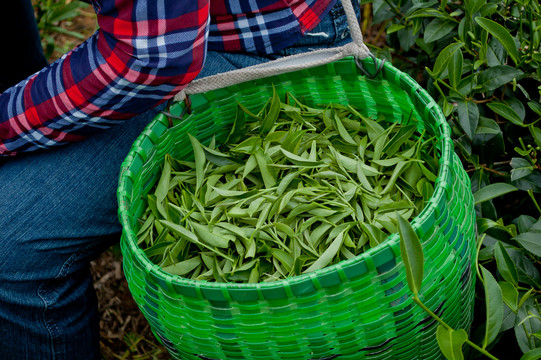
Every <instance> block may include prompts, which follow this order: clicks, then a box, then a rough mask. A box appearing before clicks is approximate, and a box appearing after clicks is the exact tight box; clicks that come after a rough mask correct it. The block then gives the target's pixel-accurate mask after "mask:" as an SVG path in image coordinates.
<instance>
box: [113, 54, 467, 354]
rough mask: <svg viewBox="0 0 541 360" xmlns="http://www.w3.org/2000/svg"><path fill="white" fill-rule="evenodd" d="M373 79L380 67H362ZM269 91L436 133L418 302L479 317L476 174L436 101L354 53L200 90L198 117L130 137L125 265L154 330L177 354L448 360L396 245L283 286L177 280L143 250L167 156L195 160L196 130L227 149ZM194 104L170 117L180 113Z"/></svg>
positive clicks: (460, 318) (159, 122)
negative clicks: (234, 130)
mask: <svg viewBox="0 0 541 360" xmlns="http://www.w3.org/2000/svg"><path fill="white" fill-rule="evenodd" d="M362 63H363V65H364V66H365V68H366V69H368V70H369V71H375V64H374V60H373V59H371V58H367V59H365V60H363V61H362ZM273 86H274V87H275V88H276V90H277V92H278V93H279V94H280V96H281V97H282V98H283V96H284V93H285V92H290V93H292V94H293V95H294V96H295V97H297V98H303V99H304V100H305V101H306V102H307V103H309V104H313V105H315V104H327V103H329V102H339V103H342V104H353V105H356V106H357V107H359V108H361V109H364V115H367V116H372V117H373V118H376V119H379V118H384V119H385V121H389V122H402V121H405V120H408V121H410V122H411V123H415V124H417V126H418V128H419V129H426V130H427V131H428V132H429V133H430V134H432V135H435V136H437V138H438V157H439V165H440V170H439V174H438V179H437V181H436V184H435V192H434V195H433V197H432V198H431V199H430V201H429V203H428V205H427V206H426V208H425V209H424V210H423V211H422V213H421V214H420V215H419V216H417V217H416V218H415V219H414V220H413V221H412V225H413V228H414V229H415V231H416V232H417V233H418V235H419V237H420V239H421V241H422V243H423V251H424V254H425V276H424V281H423V286H422V289H421V292H420V294H421V299H422V300H423V301H424V302H425V304H426V305H427V306H428V307H429V308H430V309H432V311H434V312H435V313H436V314H438V315H440V316H441V317H442V318H443V319H444V320H445V321H446V322H447V323H448V324H450V325H451V326H453V327H456V328H465V329H469V327H470V325H471V321H472V317H473V300H474V283H475V276H474V275H473V274H472V265H473V261H474V252H475V230H474V222H475V214H474V207H473V197H472V194H471V190H470V182H469V179H468V177H467V175H466V173H465V171H464V169H463V168H462V166H461V163H460V161H459V159H458V157H457V156H456V155H455V153H454V151H453V143H452V141H451V139H450V128H449V126H448V125H447V123H446V121H445V118H444V116H443V114H442V112H441V110H440V108H439V107H438V105H437V104H436V103H435V102H434V100H433V99H432V98H431V97H430V96H429V95H428V93H427V92H426V91H425V90H424V89H422V88H421V87H420V85H419V84H418V83H416V82H415V81H414V80H413V79H411V78H410V77H409V76H408V75H406V74H404V73H402V72H401V71H399V70H397V69H396V68H394V67H393V66H392V65H390V64H388V63H387V64H385V66H384V67H383V69H382V71H381V72H380V73H379V74H378V75H377V76H376V78H374V79H370V78H367V77H366V76H365V75H364V74H363V72H361V71H360V70H359V67H358V66H357V64H356V62H355V61H354V59H353V58H351V57H348V58H344V59H342V60H340V61H336V62H332V63H330V64H328V65H324V66H319V67H315V68H311V69H306V70H302V71H296V72H293V73H288V74H285V75H278V76H273V77H270V78H265V79H259V80H255V81H249V82H246V83H242V84H239V85H235V86H230V87H227V88H222V89H218V90H215V91H209V92H206V93H202V94H197V95H193V96H191V102H192V105H191V108H192V113H191V115H189V116H187V117H186V118H185V119H183V120H181V121H178V120H174V119H173V120H174V121H175V123H174V124H173V126H170V124H169V121H170V120H171V119H168V118H167V117H166V116H165V115H163V114H160V115H158V116H157V117H156V118H155V119H154V121H153V122H152V123H151V124H150V125H149V126H148V127H147V129H146V130H145V131H144V132H143V133H142V134H141V136H140V137H139V138H138V139H137V141H136V142H135V143H134V145H133V147H132V150H131V152H130V153H129V155H128V157H127V158H126V160H125V161H124V163H123V165H122V172H121V177H120V185H119V188H118V199H119V206H120V209H119V215H120V220H121V222H122V225H123V229H124V231H123V236H122V241H121V246H122V252H123V255H124V271H125V274H126V278H127V280H128V284H129V287H130V291H131V292H132V294H133V297H134V299H135V301H136V302H137V304H138V305H139V307H140V309H141V311H142V312H143V314H144V315H145V317H146V318H147V319H148V321H149V323H150V325H151V327H152V330H153V331H154V333H155V334H156V336H157V337H158V338H159V339H160V341H161V342H162V343H163V344H164V345H165V346H166V347H167V349H169V351H170V353H171V354H172V355H173V356H174V357H177V358H181V359H201V358H202V359H221V360H223V359H334V358H339V359H439V358H443V355H442V354H441V352H440V351H439V349H438V345H437V341H436V336H435V330H436V323H435V321H434V320H433V319H432V318H430V317H429V316H428V315H427V314H426V313H425V312H424V311H423V310H421V309H420V308H419V307H417V306H416V305H415V304H414V303H413V302H412V300H411V294H410V292H409V289H408V286H407V283H406V273H405V270H404V266H403V263H402V260H401V255H400V247H399V237H398V235H397V234H393V235H391V236H389V238H388V239H387V240H386V241H385V242H384V243H382V244H380V245H378V246H377V247H375V248H372V249H370V250H369V251H367V252H365V253H363V254H361V255H359V256H357V257H356V258H354V259H351V260H347V261H343V262H341V263H338V264H336V265H333V266H330V267H327V268H324V269H321V270H318V271H315V272H313V273H309V274H305V275H301V276H296V277H291V278H287V279H285V280H281V281H275V282H268V283H258V284H225V283H212V282H204V281H194V280H188V279H184V278H181V277H178V276H173V275H170V274H168V273H165V272H164V271H162V270H161V269H160V268H159V267H158V266H157V265H154V264H153V263H151V262H150V261H149V260H148V259H147V257H146V256H145V255H144V253H143V251H142V250H141V249H140V248H139V247H138V245H137V239H136V235H135V234H136V233H137V231H138V228H139V223H138V220H137V219H138V217H140V215H141V214H142V212H143V210H144V208H145V205H146V204H145V200H144V196H143V195H144V194H146V193H147V192H148V191H149V190H150V189H151V187H152V186H153V184H154V183H155V182H156V181H157V179H158V177H159V172H160V166H161V165H162V163H163V159H164V155H165V154H167V153H168V154H171V155H172V156H173V157H176V158H180V159H188V158H189V157H190V156H192V155H191V145H190V141H189V138H188V134H192V135H194V136H196V137H197V138H198V139H199V140H200V141H201V142H202V143H208V142H209V141H210V139H211V138H212V137H216V139H217V142H218V143H219V142H220V141H223V140H224V139H225V137H226V136H227V134H228V132H229V128H230V126H231V123H232V121H233V119H234V117H235V113H236V109H237V105H236V103H237V101H239V102H242V104H244V105H245V106H246V107H247V108H248V109H250V110H251V111H258V110H259V109H260V108H261V106H262V105H263V104H264V102H265V101H266V100H267V99H268V98H269V97H270V96H271V94H272V89H273ZM183 108H184V103H176V104H175V105H174V106H173V107H172V109H171V112H172V113H173V114H174V115H179V114H180V113H181V112H182V110H183Z"/></svg>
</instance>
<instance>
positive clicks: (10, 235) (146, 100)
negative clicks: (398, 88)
mask: <svg viewBox="0 0 541 360" xmlns="http://www.w3.org/2000/svg"><path fill="white" fill-rule="evenodd" d="M91 2H92V5H93V7H94V9H95V11H96V14H97V19H98V24H99V30H98V31H97V32H96V33H95V34H94V35H92V36H91V37H90V38H89V39H88V40H86V41H85V42H84V43H83V44H81V45H80V46H78V47H76V48H75V49H73V50H72V51H71V52H69V53H68V54H66V55H64V56H63V57H62V58H61V59H59V60H57V61H55V62H54V63H52V64H50V65H47V66H44V64H43V63H40V62H39V61H37V62H34V63H33V65H32V66H30V65H28V66H26V65H25V67H26V68H27V72H28V71H30V72H33V71H35V70H36V66H38V67H42V68H41V69H40V70H39V71H38V72H36V73H33V74H31V75H30V76H28V77H26V78H24V79H19V81H18V82H16V83H14V82H13V81H12V80H11V82H6V84H9V86H10V87H9V88H7V89H6V90H5V91H4V92H2V93H1V94H0V194H1V195H0V214H1V215H2V216H0V228H1V229H2V231H1V232H0V247H1V248H2V249H3V255H2V257H1V258H0V337H1V338H2V339H3V340H2V345H1V346H0V359H7V360H13V359H32V360H36V359H68V360H78V359H98V358H99V356H100V355H99V330H98V320H99V319H98V314H97V299H96V294H95V292H94V289H93V284H92V278H91V275H90V270H89V263H90V261H91V260H92V259H94V258H96V257H97V256H99V254H100V253H101V252H103V251H104V250H105V249H107V248H108V247H110V246H111V245H112V244H114V243H115V242H118V240H119V238H120V236H119V234H120V233H121V231H122V229H121V226H120V224H119V221H118V218H117V214H116V212H117V203H116V185H117V181H118V171H119V169H120V164H121V162H122V161H123V159H124V158H125V157H126V155H127V153H128V152H129V150H130V146H131V144H132V143H133V142H134V140H135V139H136V138H137V136H138V135H139V134H140V133H141V131H142V130H143V129H144V127H145V126H146V125H147V124H148V123H149V122H150V121H151V120H152V119H153V117H154V116H155V115H156V114H157V113H158V112H159V111H161V110H163V109H164V107H165V106H166V104H167V101H168V100H169V99H170V98H171V97H173V96H174V95H175V94H176V93H177V92H178V91H179V90H181V89H182V88H183V87H184V86H185V85H186V84H188V83H189V82H191V81H192V80H193V79H195V78H196V77H205V76H209V75H212V74H215V73H219V72H225V71H229V70H233V69H236V68H242V67H246V66H249V65H254V64H257V63H261V62H266V61H269V60H272V59H275V58H278V57H281V56H284V55H288V54H295V53H301V52H306V51H310V50H313V49H319V48H326V47H335V46H340V45H343V44H345V43H347V42H349V41H351V39H350V37H349V32H348V26H347V21H346V18H345V15H344V12H343V9H342V7H341V5H340V3H339V2H337V1H336V0H251V1H239V0H191V1H179V0H156V1H147V0H135V1H118V0H116V1H115V0H91ZM10 3H11V2H10ZM14 3H17V4H19V3H20V4H23V3H25V4H26V7H24V9H26V10H25V11H21V14H11V13H9V12H7V13H6V12H3V14H4V16H5V15H8V16H13V17H14V16H15V15H17V16H20V17H22V16H25V17H26V19H27V20H28V18H29V15H28V12H29V11H31V6H29V4H30V0H19V1H14ZM358 6H359V4H358V1H355V7H356V11H358V12H359V9H358ZM21 9H23V8H21ZM29 9H30V10H29ZM8 13H9V14H8ZM12 20H13V19H12ZM17 21H18V20H17V19H14V20H13V22H17ZM24 26H26V27H28V28H29V29H30V27H31V26H34V25H32V24H29V23H28V21H27V22H26V23H25V25H24ZM33 30H34V34H35V31H36V29H35V28H34V29H33ZM4 34H6V32H4ZM24 41H25V42H27V45H28V46H29V49H31V50H30V53H32V52H35V51H37V53H34V54H37V56H36V57H37V58H38V60H39V58H40V56H39V54H40V51H41V50H39V49H38V50H36V42H35V37H34V39H33V40H32V36H29V39H25V40H24ZM19 45H21V44H19ZM16 51H17V54H18V52H19V51H21V50H16ZM17 54H15V53H10V55H11V56H16V55H17ZM21 54H23V53H22V52H21ZM36 64H37V65H36ZM0 72H2V73H5V74H7V75H9V76H11V75H13V74H9V73H10V68H9V67H5V66H3V67H2V68H1V69H0ZM26 75H28V74H24V76H26ZM18 76H21V74H19V75H18ZM2 79H3V78H2ZM6 79H7V77H6ZM60 145H63V146H60Z"/></svg>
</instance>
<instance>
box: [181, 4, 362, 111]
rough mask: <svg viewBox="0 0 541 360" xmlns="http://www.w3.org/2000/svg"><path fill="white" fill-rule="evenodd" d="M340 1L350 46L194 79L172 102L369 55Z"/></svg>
mask: <svg viewBox="0 0 541 360" xmlns="http://www.w3.org/2000/svg"><path fill="white" fill-rule="evenodd" d="M340 1H341V2H342V7H343V8H344V12H345V14H346V18H347V22H348V26H349V29H350V33H351V38H352V40H353V41H352V42H351V43H348V44H346V45H344V46H340V47H336V48H331V49H322V50H314V51H310V52H307V53H302V54H297V55H289V56H284V57H283V58H279V59H276V60H272V61H269V62H266V63H262V64H258V65H253V66H249V67H245V68H242V69H237V70H232V71H227V72H224V73H220V74H216V75H211V76H208V77H205V78H201V79H197V80H194V81H192V82H191V83H189V84H188V85H187V86H186V87H185V88H184V89H183V90H182V91H180V92H179V93H178V94H177V95H175V97H174V100H175V101H182V100H184V99H185V98H186V95H191V94H198V93H203V92H207V91H211V90H216V89H219V88H223V87H227V86H231V85H236V84H240V83H242V82H245V81H250V80H256V79H260V78H264V77H269V76H273V75H280V74H285V73H288V72H292V71H298V70H303V69H307V68H311V67H316V66H319V65H325V64H328V63H331V62H334V61H337V60H340V59H343V58H344V57H346V56H355V57H356V58H357V59H364V58H366V57H367V56H370V55H371V53H370V50H368V47H367V46H366V45H365V44H364V41H363V34H362V31H361V27H360V25H359V21H358V20H357V15H356V14H355V10H354V8H353V4H352V3H351V0H340Z"/></svg>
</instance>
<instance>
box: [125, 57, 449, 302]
mask: <svg viewBox="0 0 541 360" xmlns="http://www.w3.org/2000/svg"><path fill="white" fill-rule="evenodd" d="M353 59H354V57H352V56H348V57H346V58H344V59H341V60H338V61H335V62H334V63H339V62H344V61H353ZM374 60H375V61H378V62H383V61H382V60H379V59H372V58H371V57H368V58H365V59H363V60H361V61H362V62H363V64H365V65H366V64H370V65H371V66H375V65H374ZM334 63H331V64H327V65H324V66H329V65H332V64H334ZM301 71H302V70H301ZM297 72H299V71H297ZM381 73H382V75H383V78H384V79H385V80H387V81H388V82H389V83H391V84H393V85H396V86H399V87H402V88H403V89H404V90H405V91H406V92H407V93H408V94H409V95H410V96H411V97H413V96H417V97H419V98H420V99H421V100H422V101H423V103H424V104H425V114H422V115H423V118H426V117H427V116H428V112H434V114H433V116H434V119H435V122H436V123H435V124H434V125H435V128H436V129H437V130H436V132H437V133H438V135H439V136H438V142H439V143H440V144H441V151H440V153H441V156H440V157H439V159H438V163H439V171H438V176H437V180H436V181H435V183H434V193H433V195H432V196H431V197H430V199H429V201H428V202H427V205H426V206H425V207H424V209H423V210H422V211H421V212H420V213H419V214H418V215H417V216H416V217H415V218H413V219H412V220H411V225H412V228H413V229H414V231H415V232H416V233H419V229H420V228H422V225H423V224H424V223H425V222H426V221H429V218H430V214H432V213H433V212H435V211H436V210H437V205H436V204H439V203H440V201H441V200H442V198H443V197H444V196H446V195H445V193H446V190H447V188H446V187H447V186H449V185H450V184H447V183H446V182H445V181H441V179H442V178H443V177H444V176H448V173H449V171H450V169H449V168H450V165H451V163H452V162H453V154H454V145H453V142H452V140H451V137H450V134H451V130H450V126H449V124H448V123H447V121H446V119H445V116H444V114H443V112H442V110H441V108H440V106H439V105H438V104H437V103H436V101H435V100H434V99H433V98H432V97H431V96H430V95H429V94H428V92H427V91H426V90H425V89H423V88H422V87H421V86H420V85H419V84H418V83H417V82H416V81H415V80H414V79H413V78H411V76H409V75H408V74H406V73H404V72H402V71H401V70H399V69H397V68H396V67H394V66H393V65H392V64H390V62H387V61H385V62H383V66H382V71H381ZM359 75H363V74H361V73H359ZM269 78H272V77H267V78H261V79H259V80H258V81H263V80H266V79H269ZM232 87H235V85H233V86H229V87H226V89H227V88H232ZM213 91H216V90H213ZM213 91H210V92H213ZM157 124H160V114H158V115H156V117H155V118H154V119H153V120H152V121H151V122H150V123H149V124H148V125H147V126H146V127H145V129H144V130H143V131H142V132H141V134H140V135H139V136H138V137H137V139H136V140H135V142H134V143H133V144H132V148H131V150H130V152H129V153H128V155H127V156H126V158H125V160H124V162H123V163H122V165H121V171H120V178H119V185H118V188H117V200H118V216H119V220H120V223H121V225H122V240H121V241H122V243H123V244H124V245H125V246H128V249H129V250H130V251H131V254H132V256H133V257H135V258H136V259H137V261H138V262H139V263H140V264H142V265H143V267H144V271H145V272H146V273H147V274H148V275H150V276H154V277H156V278H159V279H161V280H164V281H165V282H167V283H169V284H171V285H179V286H190V287H195V288H196V289H198V290H201V289H205V288H206V289H210V290H222V293H223V290H227V289H242V290H248V291H250V290H252V291H258V290H262V289H273V288H283V287H284V286H289V285H292V284H301V283H304V282H310V283H313V284H315V285H316V286H317V285H318V283H319V281H317V278H320V277H323V276H325V275H328V274H330V273H334V272H336V271H337V270H339V269H343V268H344V267H348V266H353V265H355V264H358V263H360V262H366V263H372V262H368V261H367V259H369V258H373V257H374V256H376V255H378V254H380V253H382V252H389V251H390V252H392V253H393V255H394V257H399V256H400V245H399V241H400V237H399V235H398V233H393V234H390V235H389V236H388V237H387V238H386V239H385V240H384V241H383V242H382V243H380V244H378V245H377V246H375V247H372V248H370V249H368V250H367V251H365V252H363V253H361V254H359V255H357V256H355V257H354V258H352V259H347V260H342V261H340V262H339V263H336V264H333V265H329V266H326V267H324V268H322V269H318V270H315V271H312V272H309V273H305V274H301V275H296V276H291V277H287V278H284V279H279V280H275V281H268V282H257V283H233V282H225V283H222V282H213V281H207V280H195V279H188V278H184V277H181V276H178V275H173V274H170V273H167V272H165V271H164V270H163V269H162V268H161V267H160V266H159V265H157V264H154V263H153V262H151V261H150V260H149V259H148V257H147V256H146V255H145V254H144V251H143V250H142V249H141V248H140V247H139V246H138V245H137V236H136V234H135V231H134V230H133V229H132V227H131V225H130V220H129V219H130V215H129V204H130V198H129V197H128V195H127V191H126V190H125V187H126V185H125V184H126V182H128V181H130V179H128V178H127V177H129V175H130V174H132V171H131V170H130V165H131V164H132V162H133V159H135V158H136V157H137V156H138V155H140V153H141V148H139V147H137V146H136V145H137V144H138V143H140V142H141V141H142V140H143V139H145V138H147V137H148V134H150V133H151V132H152V130H153V128H154V127H155V126H156V125H157ZM130 182H131V181H130ZM122 252H123V253H124V246H123V247H122ZM123 256H126V254H123ZM367 265H369V264H367ZM369 270H370V269H369ZM224 296H225V293H224ZM226 297H227V296H226Z"/></svg>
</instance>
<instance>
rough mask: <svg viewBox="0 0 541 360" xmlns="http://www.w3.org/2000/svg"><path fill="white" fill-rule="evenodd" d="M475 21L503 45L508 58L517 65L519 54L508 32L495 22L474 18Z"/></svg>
mask: <svg viewBox="0 0 541 360" xmlns="http://www.w3.org/2000/svg"><path fill="white" fill-rule="evenodd" d="M475 21H476V22H477V23H478V24H479V25H480V26H481V27H482V28H483V29H485V30H486V31H488V32H489V33H490V34H491V35H492V36H494V37H495V38H496V39H498V41H499V42H500V43H501V44H502V45H503V47H504V48H505V50H506V51H507V53H508V54H509V56H511V58H512V59H513V61H514V62H515V64H518V60H519V53H518V49H517V46H516V44H515V41H514V40H513V37H511V34H509V31H507V29H506V28H504V27H503V26H501V25H500V24H498V23H497V22H495V21H492V20H490V19H487V18H482V17H476V18H475Z"/></svg>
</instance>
